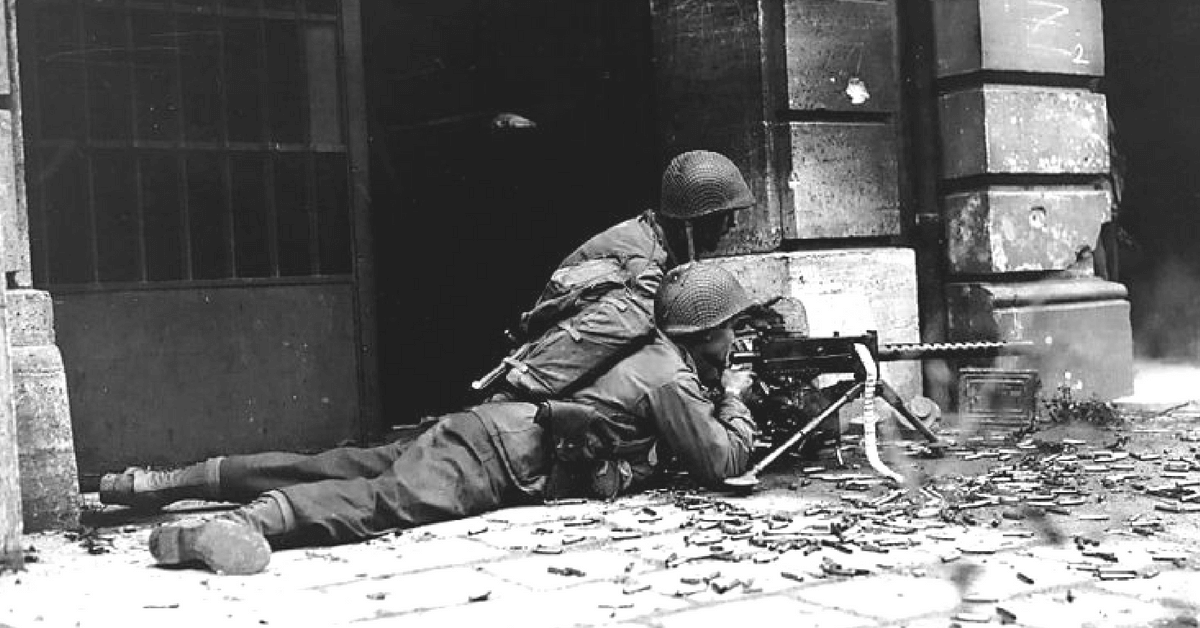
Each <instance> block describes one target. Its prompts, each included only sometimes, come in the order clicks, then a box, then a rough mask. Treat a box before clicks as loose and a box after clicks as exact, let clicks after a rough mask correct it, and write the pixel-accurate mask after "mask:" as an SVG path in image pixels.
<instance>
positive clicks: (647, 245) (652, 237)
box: [558, 210, 675, 312]
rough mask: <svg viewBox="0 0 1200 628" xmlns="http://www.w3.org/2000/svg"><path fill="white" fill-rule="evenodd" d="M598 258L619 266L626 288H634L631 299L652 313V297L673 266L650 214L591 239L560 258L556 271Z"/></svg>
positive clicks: (618, 225)
mask: <svg viewBox="0 0 1200 628" xmlns="http://www.w3.org/2000/svg"><path fill="white" fill-rule="evenodd" d="M601 258H609V259H613V260H617V261H618V262H620V265H621V266H622V267H623V268H624V269H625V271H626V272H627V273H628V274H629V276H630V277H632V282H631V284H630V285H631V287H633V288H635V290H634V292H635V296H636V297H637V298H639V299H642V300H643V305H644V306H645V309H646V311H648V312H653V311H654V294H655V293H656V292H657V291H658V286H659V284H661V283H662V278H663V274H664V273H666V271H668V270H670V269H671V267H672V266H674V265H675V262H674V260H672V259H671V257H670V254H669V253H668V251H667V248H666V245H665V244H664V238H663V234H662V229H661V227H659V226H658V223H657V222H656V221H655V219H654V214H653V212H651V211H649V210H647V211H645V212H643V213H642V214H641V215H639V216H637V217H635V218H630V219H629V220H626V221H624V222H620V223H617V224H616V225H613V226H612V227H609V228H608V229H606V230H604V231H602V232H600V233H598V234H596V235H594V236H592V237H591V239H589V240H588V241H587V242H584V243H583V244H581V245H580V246H579V248H577V249H575V250H574V251H572V252H571V254H570V255H568V256H566V257H565V258H563V261H562V262H561V263H559V265H558V267H559V268H566V267H568V266H574V265H577V264H579V263H580V262H584V261H588V260H594V259H601Z"/></svg>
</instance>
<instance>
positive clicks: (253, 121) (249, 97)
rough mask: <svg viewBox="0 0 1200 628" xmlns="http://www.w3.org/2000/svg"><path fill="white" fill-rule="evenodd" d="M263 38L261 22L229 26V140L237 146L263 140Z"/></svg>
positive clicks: (235, 21) (230, 22) (228, 23)
mask: <svg viewBox="0 0 1200 628" xmlns="http://www.w3.org/2000/svg"><path fill="white" fill-rule="evenodd" d="M261 50H262V37H261V36H260V32H259V28H258V20H243V19H232V20H228V21H226V22H225V80H226V81H227V82H228V90H229V92H228V96H227V97H228V99H229V109H228V111H229V114H228V115H229V118H228V119H229V139H230V141H234V142H260V141H264V140H265V139H266V138H265V137H263V125H262V111H261V104H262V100H261V98H260V97H259V89H260V84H259V81H261V80H262V79H263V72H262V63H261V62H260V57H259V52H260V51H261Z"/></svg>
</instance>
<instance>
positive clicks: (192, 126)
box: [179, 15, 221, 142]
mask: <svg viewBox="0 0 1200 628" xmlns="http://www.w3.org/2000/svg"><path fill="white" fill-rule="evenodd" d="M179 45H180V64H181V66H182V68H183V80H182V85H183V124H184V135H185V137H186V138H187V139H188V140H193V141H205V142H216V141H220V139H221V32H220V21H219V20H218V18H216V17H213V16H207V15H191V16H180V18H179Z"/></svg>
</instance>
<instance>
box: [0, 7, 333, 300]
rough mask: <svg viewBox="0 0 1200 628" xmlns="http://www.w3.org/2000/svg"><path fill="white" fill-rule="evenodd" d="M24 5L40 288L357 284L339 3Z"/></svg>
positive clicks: (24, 78) (21, 9)
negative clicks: (295, 281) (273, 281)
mask: <svg viewBox="0 0 1200 628" xmlns="http://www.w3.org/2000/svg"><path fill="white" fill-rule="evenodd" d="M17 6H18V13H19V15H18V24H20V25H21V29H22V30H21V31H20V40H21V49H22V50H21V52H22V59H23V67H22V88H23V99H24V101H25V107H24V111H25V135H26V145H27V153H28V155H27V159H28V162H27V163H28V169H27V179H28V183H29V186H28V190H29V191H28V193H29V198H30V203H29V207H30V223H31V224H30V227H31V244H32V248H33V255H34V265H35V267H34V273H35V279H36V280H37V282H38V283H39V284H43V285H47V286H70V285H80V284H85V285H91V286H97V285H99V286H121V285H126V284H144V283H156V282H180V281H182V282H191V281H208V280H227V279H248V278H284V277H287V278H294V277H319V276H330V275H346V274H349V273H350V272H351V232H350V207H351V205H350V193H351V191H350V186H349V178H348V177H349V166H348V161H347V153H348V151H347V146H346V139H345V138H346V127H347V124H348V123H347V121H346V119H345V117H346V111H345V110H346V108H345V106H344V97H345V90H346V86H345V77H344V72H345V70H344V67H343V58H344V56H343V54H342V45H343V43H342V40H341V33H342V31H341V24H340V22H339V20H340V19H341V16H340V15H339V13H338V7H339V4H338V2H337V1H336V0H223V1H222V0H163V1H159V2H145V1H141V2H139V1H134V0H40V1H32V2H21V3H18V5H17Z"/></svg>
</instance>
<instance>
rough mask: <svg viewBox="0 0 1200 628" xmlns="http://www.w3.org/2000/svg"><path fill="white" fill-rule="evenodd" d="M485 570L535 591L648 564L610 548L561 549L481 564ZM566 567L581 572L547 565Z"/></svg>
mask: <svg viewBox="0 0 1200 628" xmlns="http://www.w3.org/2000/svg"><path fill="white" fill-rule="evenodd" d="M482 568H483V570H484V571H486V572H487V573H490V574H492V575H495V576H498V577H500V578H503V579H505V580H507V581H509V582H513V583H519V584H521V585H523V586H526V587H529V588H530V589H535V590H539V591H546V590H551V589H561V588H564V587H569V586H575V585H578V584H581V583H584V582H594V581H597V580H613V579H616V578H621V577H624V576H626V575H636V574H639V573H642V572H645V571H646V570H647V569H648V568H649V566H648V565H647V564H646V563H645V562H644V561H642V560H640V559H639V558H637V557H636V556H630V555H627V554H624V553H620V552H612V551H601V550H593V551H583V552H564V553H562V554H556V555H539V554H533V555H528V556H522V557H514V558H509V559H507V560H502V561H496V562H490V563H487V564H486V565H482ZM551 568H554V569H559V570H562V569H570V570H577V571H579V572H582V574H583V575H579V576H574V575H561V574H557V573H551V571H550V569H551Z"/></svg>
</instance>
